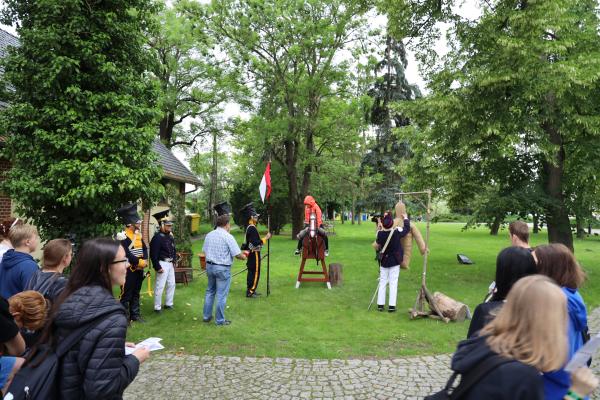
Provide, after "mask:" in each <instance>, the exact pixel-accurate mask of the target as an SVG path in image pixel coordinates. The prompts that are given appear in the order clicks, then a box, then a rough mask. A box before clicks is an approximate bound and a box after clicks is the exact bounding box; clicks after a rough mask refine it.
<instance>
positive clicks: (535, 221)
mask: <svg viewBox="0 0 600 400" xmlns="http://www.w3.org/2000/svg"><path fill="white" fill-rule="evenodd" d="M539 231H540V215H539V214H538V213H533V233H539Z"/></svg>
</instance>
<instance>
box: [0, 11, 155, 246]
mask: <svg viewBox="0 0 600 400" xmlns="http://www.w3.org/2000/svg"><path fill="white" fill-rule="evenodd" d="M152 10H153V8H152V4H151V2H150V1H149V0H127V1H121V2H93V3H90V2H81V1H76V0H40V1H38V0H36V1H17V0H8V1H6V2H5V8H4V10H3V22H4V23H8V24H10V23H13V24H15V25H17V31H18V33H19V38H20V42H21V46H20V47H19V48H16V49H12V50H11V52H10V54H9V56H8V57H7V58H6V59H5V60H4V62H3V67H4V71H5V73H4V79H5V80H6V83H7V84H9V85H12V87H13V88H14V91H13V92H12V95H11V98H10V106H9V107H8V108H7V109H5V110H3V112H2V115H1V118H2V124H1V126H2V127H1V129H2V135H3V136H5V137H6V138H7V141H6V148H5V152H4V156H5V157H7V158H9V159H11V160H12V162H13V168H12V169H11V170H10V172H9V174H8V179H6V181H5V185H4V187H3V190H5V191H6V192H7V193H9V194H10V195H11V196H12V197H13V198H14V199H15V200H16V201H17V205H18V212H19V213H21V214H23V215H24V216H26V217H28V218H31V219H32V220H33V222H34V223H35V224H36V225H37V226H38V227H39V228H40V230H41V234H42V236H43V237H44V238H45V239H51V238H54V237H63V236H64V235H66V234H67V233H74V234H76V235H77V236H78V240H82V239H85V238H90V237H94V236H99V235H106V234H110V233H111V232H114V231H115V228H116V226H118V222H117V220H116V216H115V209H117V208H118V207H119V206H121V205H122V204H124V203H128V202H132V201H137V200H142V201H143V202H144V203H151V202H153V201H154V200H155V199H156V198H157V197H158V196H159V195H160V194H161V189H160V185H159V183H158V182H159V180H160V171H159V169H158V167H157V166H156V160H155V155H154V153H153V152H152V151H151V149H152V140H153V138H154V136H155V126H156V116H157V113H156V109H155V108H154V104H153V103H154V100H155V98H156V92H155V90H154V87H153V85H151V84H149V81H148V80H147V79H146V75H145V67H146V65H147V63H148V61H149V58H148V54H147V52H146V51H145V50H144V45H145V35H144V33H145V32H146V31H147V29H148V28H149V20H150V14H151V12H152Z"/></svg>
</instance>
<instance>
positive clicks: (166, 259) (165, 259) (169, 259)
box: [160, 258, 173, 262]
mask: <svg viewBox="0 0 600 400" xmlns="http://www.w3.org/2000/svg"><path fill="white" fill-rule="evenodd" d="M160 261H166V262H173V259H172V258H161V259H160Z"/></svg>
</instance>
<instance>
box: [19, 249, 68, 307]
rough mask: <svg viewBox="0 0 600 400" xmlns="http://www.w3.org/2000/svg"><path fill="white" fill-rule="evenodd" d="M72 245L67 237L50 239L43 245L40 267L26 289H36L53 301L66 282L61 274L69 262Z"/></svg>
mask: <svg viewBox="0 0 600 400" xmlns="http://www.w3.org/2000/svg"><path fill="white" fill-rule="evenodd" d="M72 258H73V245H72V244H71V242H70V241H69V240H67V239H52V240H50V241H49V242H48V243H46V245H45V246H44V255H43V258H42V269H41V270H38V271H36V272H35V273H34V274H33V276H32V277H31V279H30V280H29V283H27V287H26V289H28V290H36V291H38V292H40V293H41V294H42V295H44V297H45V298H47V299H48V300H50V301H54V300H55V299H56V298H57V297H58V295H59V294H60V293H61V292H62V290H63V289H64V288H65V285H66V284H67V278H66V277H65V276H64V275H63V274H62V273H63V271H64V270H65V268H67V267H68V266H69V264H71V260H72Z"/></svg>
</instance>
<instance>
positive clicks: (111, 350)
mask: <svg viewBox="0 0 600 400" xmlns="http://www.w3.org/2000/svg"><path fill="white" fill-rule="evenodd" d="M102 316H106V318H100V319H98V320H97V323H96V325H95V327H94V328H92V329H91V330H90V331H89V332H88V333H87V334H86V335H85V336H84V338H83V339H82V340H81V342H79V344H77V345H75V346H74V347H73V348H72V349H71V350H69V351H68V352H67V353H66V354H65V356H64V357H63V358H62V360H61V366H60V367H61V370H60V378H61V379H60V388H59V390H60V395H59V398H60V399H62V400H70V399H111V400H112V399H121V398H122V395H123V391H124V390H125V388H126V387H127V386H128V385H129V384H130V383H131V382H132V381H133V379H134V378H135V376H136V375H137V373H138V369H139V366H140V364H139V361H138V359H137V358H136V357H134V356H133V355H129V356H125V335H126V333H127V318H126V316H125V309H124V308H123V306H122V305H121V304H120V303H119V302H118V301H117V300H115V298H114V297H113V295H112V293H110V292H109V291H108V290H106V289H104V288H102V287H100V286H85V287H82V288H80V289H78V290H77V291H75V292H74V293H73V294H71V295H70V296H69V297H68V298H67V299H66V300H65V302H64V303H63V304H62V305H61V306H60V309H59V311H58V314H57V316H56V319H55V321H54V329H55V330H54V334H55V335H56V337H57V338H58V340H59V341H60V340H61V339H64V338H65V337H66V336H67V335H68V334H69V333H71V332H73V331H74V330H75V329H77V328H78V327H80V326H81V325H83V324H85V323H86V322H89V321H91V320H93V319H96V318H99V317H102Z"/></svg>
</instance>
